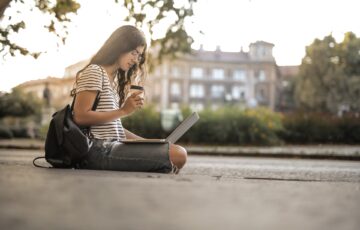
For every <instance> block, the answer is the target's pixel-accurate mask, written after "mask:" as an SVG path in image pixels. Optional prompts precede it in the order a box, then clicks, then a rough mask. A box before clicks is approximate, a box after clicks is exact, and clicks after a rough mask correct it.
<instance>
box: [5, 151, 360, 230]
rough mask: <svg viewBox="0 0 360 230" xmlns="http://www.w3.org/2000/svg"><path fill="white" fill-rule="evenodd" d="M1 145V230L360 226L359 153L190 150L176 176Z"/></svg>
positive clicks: (346, 229)
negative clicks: (297, 155)
mask: <svg viewBox="0 0 360 230" xmlns="http://www.w3.org/2000/svg"><path fill="white" fill-rule="evenodd" d="M40 152H41V151H38V150H32V151H30V150H6V149H0V228H1V229H230V230H231V229H236V230H238V229H270V230H271V229H276V230H278V229H320V230H321V229H326V230H328V229H330V230H331V229H342V230H343V229H345V230H348V229H349V230H350V229H351V230H355V229H356V230H357V229H360V220H359V218H358V217H359V216H360V162H358V161H337V160H309V159H285V158H281V159H279V158H252V157H224V156H223V157H209V156H190V157H189V160H188V163H187V165H186V167H185V168H184V169H183V170H182V171H181V172H180V174H179V175H167V174H156V173H130V172H115V171H92V170H62V169H40V168H35V167H33V166H32V163H31V160H32V159H33V157H35V156H37V155H39V154H40Z"/></svg>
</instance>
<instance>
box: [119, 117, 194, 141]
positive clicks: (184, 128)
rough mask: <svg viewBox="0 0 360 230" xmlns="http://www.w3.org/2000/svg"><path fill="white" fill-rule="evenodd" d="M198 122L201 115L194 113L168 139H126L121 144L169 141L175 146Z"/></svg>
mask: <svg viewBox="0 0 360 230" xmlns="http://www.w3.org/2000/svg"><path fill="white" fill-rule="evenodd" d="M198 120H199V115H198V114H197V112H193V113H192V114H191V115H190V116H188V117H187V118H186V119H185V120H183V121H182V122H181V123H180V124H179V125H178V126H177V127H176V129H174V131H172V133H171V134H170V135H169V136H168V137H167V138H166V139H126V140H121V142H123V143H165V142H167V141H169V142H170V143H173V144H174V143H175V142H176V141H177V140H179V139H180V137H182V135H184V134H185V133H186V131H188V130H189V129H190V128H191V127H192V126H193V125H194V124H195V123H196V122H197V121H198Z"/></svg>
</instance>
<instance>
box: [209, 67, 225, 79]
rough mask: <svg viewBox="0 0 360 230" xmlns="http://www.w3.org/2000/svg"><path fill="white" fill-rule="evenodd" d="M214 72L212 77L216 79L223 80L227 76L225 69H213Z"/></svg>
mask: <svg viewBox="0 0 360 230" xmlns="http://www.w3.org/2000/svg"><path fill="white" fill-rule="evenodd" d="M212 73H213V74H212V78H213V79H215V80H223V79H224V78H225V74H224V70H223V69H213V71H212Z"/></svg>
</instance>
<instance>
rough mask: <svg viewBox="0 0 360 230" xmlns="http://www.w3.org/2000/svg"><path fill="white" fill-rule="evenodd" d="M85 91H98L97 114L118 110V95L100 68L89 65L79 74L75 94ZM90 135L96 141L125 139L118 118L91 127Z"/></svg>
mask: <svg viewBox="0 0 360 230" xmlns="http://www.w3.org/2000/svg"><path fill="white" fill-rule="evenodd" d="M85 90H95V91H100V101H99V103H98V106H97V108H96V111H97V112H106V111H112V110H115V109H119V94H118V93H117V92H116V90H115V87H111V84H110V80H109V77H108V76H107V74H106V72H105V70H104V69H103V68H102V67H101V66H99V65H95V64H91V65H89V66H88V67H86V68H85V69H84V71H82V72H81V73H80V75H79V78H78V79H77V82H76V93H79V92H81V91H85ZM91 133H92V134H93V136H94V138H98V139H116V140H121V139H126V137H125V132H124V128H123V126H122V124H121V120H120V118H119V119H117V120H114V121H111V122H107V123H103V124H100V125H93V126H91Z"/></svg>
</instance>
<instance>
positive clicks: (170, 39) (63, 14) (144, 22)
mask: <svg viewBox="0 0 360 230" xmlns="http://www.w3.org/2000/svg"><path fill="white" fill-rule="evenodd" d="M196 1H197V0H188V1H174V0H115V3H118V4H121V5H123V6H124V7H125V9H127V11H128V12H127V15H126V16H125V17H124V19H125V20H127V21H129V22H132V23H134V24H135V25H136V26H138V27H139V28H141V29H142V30H144V31H146V32H148V34H150V36H151V37H150V43H151V44H150V45H151V46H160V49H159V50H160V51H159V52H153V53H151V54H150V55H149V59H150V60H149V63H150V70H151V69H152V68H151V66H153V65H152V64H153V62H154V61H157V62H161V61H162V60H163V59H164V58H165V57H170V58H175V57H176V56H177V54H179V53H188V52H190V51H191V44H192V43H193V39H192V38H191V37H190V36H189V35H188V33H187V32H186V28H185V21H186V19H187V18H189V17H191V16H192V15H193V9H192V7H193V4H194V3H195V2H196ZM26 4H28V5H29V2H28V3H25V1H22V0H13V1H10V0H9V1H8V2H7V3H5V5H7V6H9V7H8V8H14V7H15V8H18V9H19V13H21V12H22V11H26V7H23V6H26ZM99 4H101V2H99ZM34 7H35V8H37V9H39V10H40V11H41V12H42V13H44V14H46V15H48V16H49V17H48V18H49V19H48V21H44V27H45V28H47V29H48V31H49V32H50V33H53V34H55V35H56V37H57V38H58V39H59V41H60V42H62V43H65V41H66V35H67V25H68V23H71V20H70V18H69V15H70V14H73V13H74V14H76V13H77V10H78V9H79V8H80V4H79V3H78V2H77V1H76V0H56V1H55V0H54V1H50V0H35V1H34ZM1 9H6V7H2V8H1ZM1 9H0V10H1ZM28 10H30V11H32V10H33V9H32V8H30V9H28ZM3 13H4V11H0V18H1V17H2V16H3ZM7 18H8V21H9V23H8V25H6V26H0V35H1V37H0V44H1V48H0V52H1V54H3V55H6V54H8V53H9V54H10V55H12V56H15V55H16V53H18V51H19V52H20V54H22V55H32V56H33V57H35V58H37V57H38V56H39V55H40V53H39V52H30V51H29V50H27V49H26V47H22V46H20V45H18V44H17V43H16V42H14V41H13V40H12V39H11V35H12V34H14V33H18V32H19V31H20V30H21V29H24V28H25V26H26V23H27V21H28V20H31V19H26V20H24V21H21V22H16V21H12V20H13V18H14V17H11V16H9V17H7ZM159 30H160V31H163V32H165V33H164V34H165V36H159V33H155V31H156V32H158V31H159ZM155 36H157V37H155Z"/></svg>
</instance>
